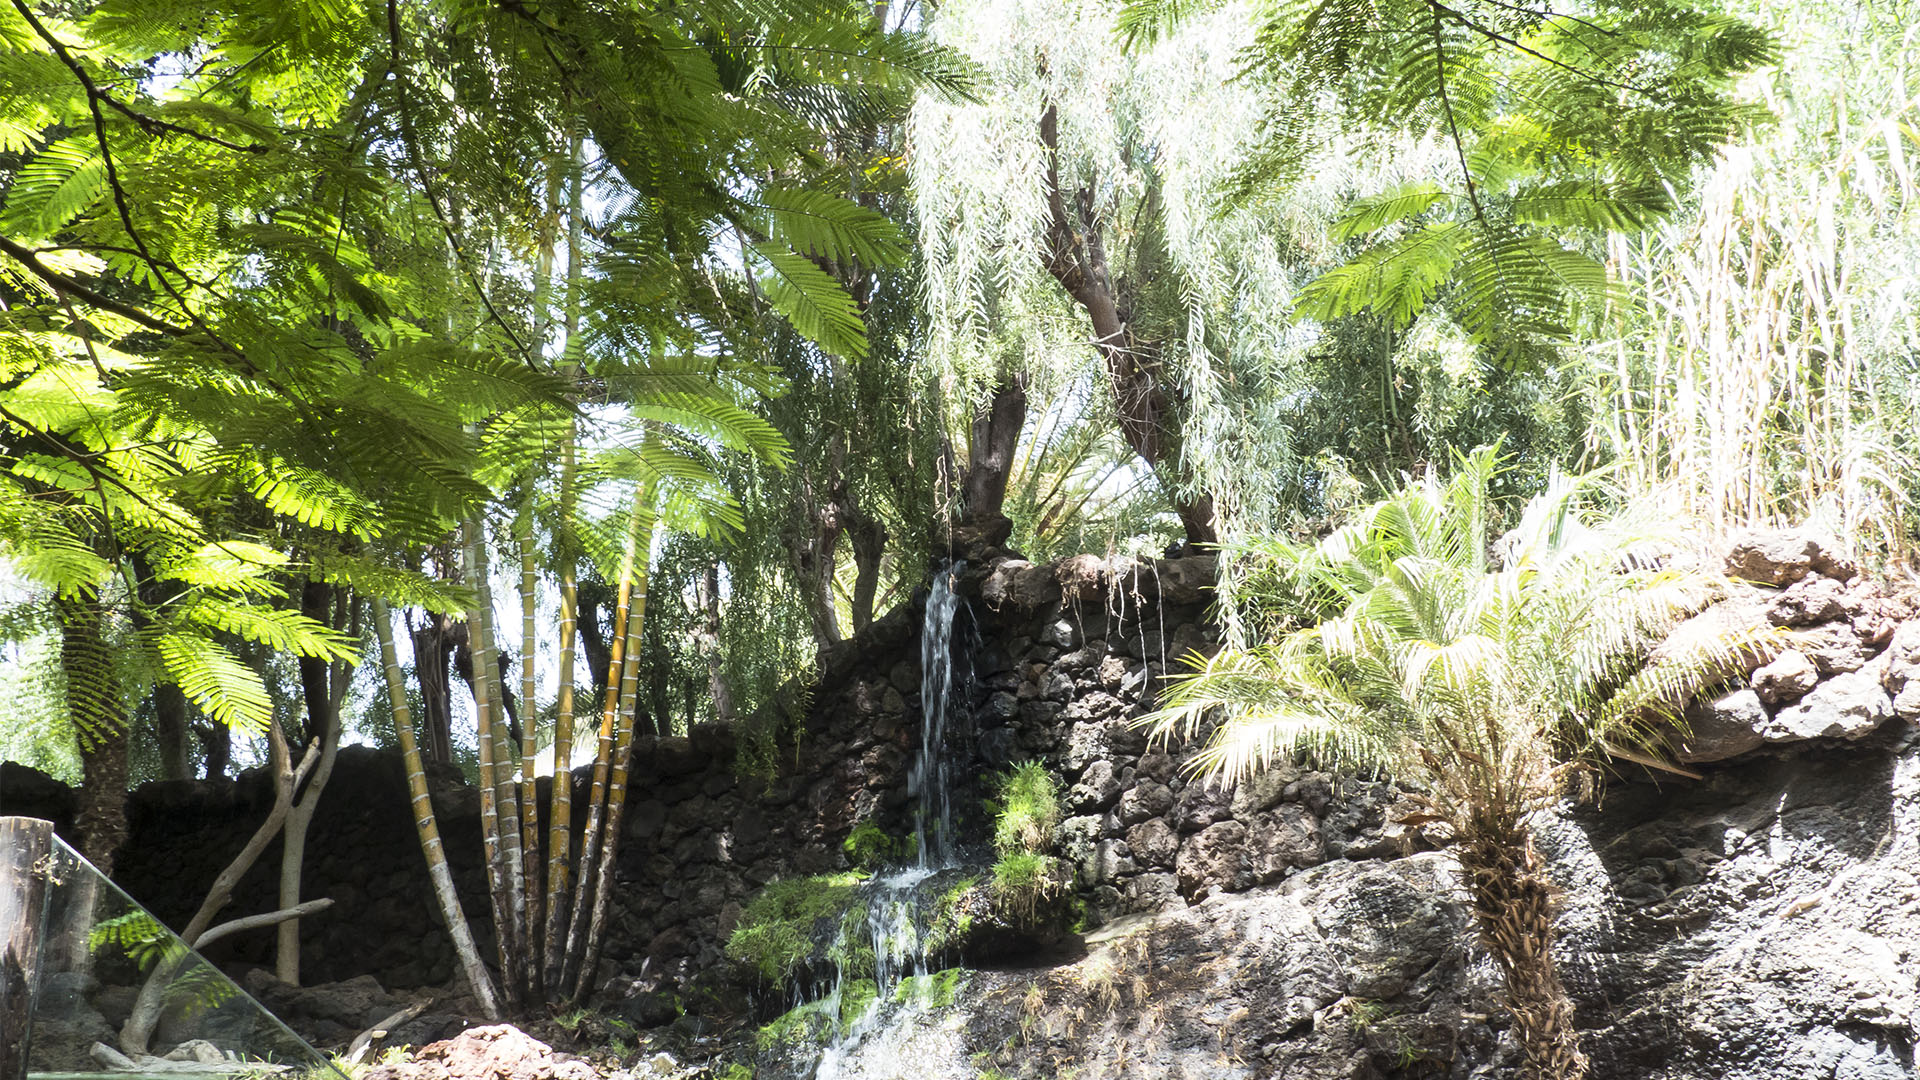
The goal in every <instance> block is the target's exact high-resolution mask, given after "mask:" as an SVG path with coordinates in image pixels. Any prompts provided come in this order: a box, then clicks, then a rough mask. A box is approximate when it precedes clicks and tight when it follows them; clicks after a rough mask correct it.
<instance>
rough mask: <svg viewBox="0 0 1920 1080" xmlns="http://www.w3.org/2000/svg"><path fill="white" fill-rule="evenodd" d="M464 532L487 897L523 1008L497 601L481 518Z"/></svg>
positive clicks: (507, 975)
mask: <svg viewBox="0 0 1920 1080" xmlns="http://www.w3.org/2000/svg"><path fill="white" fill-rule="evenodd" d="M463 531H464V533H465V534H466V535H465V537H464V540H465V547H466V565H467V577H468V580H469V581H470V582H471V583H472V585H473V590H474V607H473V610H472V611H471V612H469V613H468V618H467V645H468V651H469V653H471V655H472V657H473V710H474V729H475V742H476V744H477V748H478V752H479V758H480V833H481V837H482V842H483V843H484V845H485V849H486V858H487V899H488V901H489V903H490V906H491V909H492V914H493V933H494V943H495V945H496V946H497V951H498V953H499V962H500V982H501V986H502V989H503V991H504V996H505V998H506V1003H507V1008H508V1009H509V1010H512V1011H518V1010H519V1008H520V1005H521V1000H520V993H519V990H520V979H519V977H518V972H517V967H518V964H517V961H518V959H519V957H520V950H519V948H518V947H517V942H516V941H515V940H514V931H515V930H516V928H517V927H518V925H519V924H518V923H517V922H516V921H515V920H514V918H513V914H514V900H515V896H516V893H515V890H514V887H513V876H512V873H511V871H510V870H509V865H510V863H509V854H508V846H507V841H506V837H507V836H508V835H509V833H508V832H507V830H505V829H503V828H502V819H501V814H500V790H499V783H500V768H499V766H498V764H497V762H498V758H499V755H498V754H497V753H496V747H495V745H494V740H495V736H496V733H495V730H494V724H495V716H494V700H493V698H494V695H493V689H494V687H493V679H492V678H491V677H490V676H489V674H488V670H487V668H488V665H487V654H488V652H489V651H490V650H489V648H488V646H489V645H490V641H489V640H488V634H487V628H488V626H489V624H490V623H489V619H488V617H487V609H488V608H489V607H490V606H491V603H492V598H491V596H490V591H489V590H488V589H487V587H486V581H487V556H486V539H485V536H484V534H483V530H482V527H481V524H480V520H479V519H478V518H477V517H474V518H469V519H467V522H466V525H465V526H464V528H463ZM511 835H512V836H513V838H514V839H515V840H516V841H517V840H518V839H519V828H518V826H517V825H516V826H515V827H514V828H513V829H512V831H511Z"/></svg>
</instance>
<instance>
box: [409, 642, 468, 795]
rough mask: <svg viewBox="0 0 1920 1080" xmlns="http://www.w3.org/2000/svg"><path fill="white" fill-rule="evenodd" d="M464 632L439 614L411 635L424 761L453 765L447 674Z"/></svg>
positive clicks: (450, 695) (451, 687)
mask: <svg viewBox="0 0 1920 1080" xmlns="http://www.w3.org/2000/svg"><path fill="white" fill-rule="evenodd" d="M465 634H466V628H465V627H463V626H458V625H456V624H455V623H454V622H453V620H451V619H449V618H448V617H447V616H445V615H443V614H439V613H436V612H429V613H428V614H427V624H426V625H425V626H422V627H421V628H420V629H418V630H415V631H413V675H414V678H416V679H418V680H419V682H420V728H421V732H420V733H421V736H422V744H421V750H422V752H423V753H424V754H425V756H426V759H427V760H428V761H433V762H438V763H440V764H442V765H445V764H449V763H451V762H452V761H453V685H452V681H451V679H450V677H449V676H448V674H447V671H448V668H449V664H450V663H451V661H452V659H453V650H454V648H455V647H456V645H458V643H459V641H460V640H461V639H463V638H464V637H465Z"/></svg>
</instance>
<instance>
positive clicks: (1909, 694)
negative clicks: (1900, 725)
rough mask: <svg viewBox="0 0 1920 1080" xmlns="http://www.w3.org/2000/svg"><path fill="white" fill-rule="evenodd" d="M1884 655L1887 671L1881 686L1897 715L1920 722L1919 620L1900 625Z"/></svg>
mask: <svg viewBox="0 0 1920 1080" xmlns="http://www.w3.org/2000/svg"><path fill="white" fill-rule="evenodd" d="M1882 655H1884V656H1885V657H1886V658H1887V669H1886V673H1885V674H1884V675H1883V676H1882V677H1881V683H1880V685H1881V686H1882V687H1883V688H1884V689H1885V690H1886V691H1887V693H1888V695H1890V697H1891V700H1892V702H1893V711H1894V713H1895V714H1896V715H1897V716H1899V717H1900V718H1901V719H1903V720H1920V620H1914V621H1910V622H1904V623H1901V624H1900V628H1899V629H1897V630H1895V631H1894V632H1893V640H1892V642H1891V643H1889V644H1888V645H1887V651H1886V652H1885V653H1883V654H1882Z"/></svg>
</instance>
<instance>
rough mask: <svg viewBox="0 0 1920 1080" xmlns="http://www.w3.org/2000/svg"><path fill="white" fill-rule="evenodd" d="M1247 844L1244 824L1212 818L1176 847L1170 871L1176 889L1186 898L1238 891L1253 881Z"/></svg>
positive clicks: (1250, 851)
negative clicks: (1175, 876)
mask: <svg viewBox="0 0 1920 1080" xmlns="http://www.w3.org/2000/svg"><path fill="white" fill-rule="evenodd" d="M1252 854H1253V852H1252V850H1251V849H1250V848H1249V847H1248V845H1247V827H1246V826H1245V825H1242V824H1240V823H1239V822H1237V821H1221V822H1216V823H1214V824H1212V825H1209V826H1207V827H1206V828H1204V829H1202V830H1200V831H1199V832H1198V833H1196V834H1194V835H1193V836H1190V837H1188V838H1187V842H1186V843H1185V844H1182V845H1181V847H1180V856H1179V858H1178V859H1177V860H1176V861H1175V863H1174V872H1175V873H1177V874H1178V875H1179V876H1180V891H1181V892H1183V893H1185V894H1187V897H1188V898H1189V899H1198V898H1200V897H1204V896H1207V895H1209V894H1211V893H1217V892H1239V891H1241V890H1243V889H1245V888H1247V887H1248V886H1249V885H1252V884H1253V882H1254V875H1253V867H1252V865H1251V858H1250V857H1251V856H1252Z"/></svg>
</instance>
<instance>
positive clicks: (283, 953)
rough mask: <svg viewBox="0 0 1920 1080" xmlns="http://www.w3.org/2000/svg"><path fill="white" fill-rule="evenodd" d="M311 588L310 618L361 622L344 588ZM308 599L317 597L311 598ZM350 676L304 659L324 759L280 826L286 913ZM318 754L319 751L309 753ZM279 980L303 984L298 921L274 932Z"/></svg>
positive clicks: (311, 720)
mask: <svg viewBox="0 0 1920 1080" xmlns="http://www.w3.org/2000/svg"><path fill="white" fill-rule="evenodd" d="M312 586H313V582H311V581H309V582H308V583H307V587H306V588H305V589H303V590H302V591H301V597H302V604H301V609H302V611H303V612H304V613H305V614H306V615H307V616H308V617H309V618H311V619H314V620H315V621H317V622H323V623H325V624H327V625H328V626H331V627H333V628H334V629H336V630H345V629H347V624H348V623H349V622H351V623H354V624H357V623H358V622H359V620H358V619H357V618H354V617H352V616H350V615H349V614H347V612H348V611H349V610H350V609H352V608H353V606H354V599H353V596H352V594H351V593H349V592H348V591H347V590H346V589H345V588H344V587H336V586H331V585H327V586H324V589H325V593H324V597H320V596H318V594H316V593H315V592H314V590H313V589H312ZM309 597H313V598H314V599H312V600H309ZM356 629H357V625H356ZM314 668H317V669H318V670H317V672H315V671H313V670H310V669H314ZM351 675H352V669H350V668H349V667H348V666H347V665H346V664H344V663H338V662H335V663H327V662H326V661H324V660H319V659H316V658H314V657H309V656H303V657H301V658H300V682H301V688H302V690H303V691H304V693H305V695H306V698H305V700H306V703H307V731H308V732H317V734H314V735H310V736H309V746H310V747H314V748H317V752H318V754H319V755H320V756H319V764H318V765H317V766H315V767H314V769H313V776H312V777H311V778H310V779H309V780H308V781H307V783H306V786H305V788H304V790H298V791H295V792H294V793H293V795H294V800H293V804H292V806H291V807H290V808H289V809H288V811H287V820H286V823H285V824H284V825H282V826H281V835H282V842H281V845H280V899H279V905H280V908H281V910H283V911H284V910H289V909H292V908H297V907H299V906H300V882H301V877H302V872H303V870H304V868H305V865H306V857H307V830H308V828H309V827H310V826H312V824H313V815H314V813H315V811H317V810H318V809H319V807H320V794H321V792H323V791H325V790H326V787H327V781H328V780H329V779H331V778H332V777H333V763H334V759H335V758H336V757H337V756H338V755H339V752H340V706H341V703H342V702H343V701H345V699H346V694H347V687H348V685H349V679H350V677H351ZM314 752H316V750H315V749H309V751H308V753H314ZM303 764H305V763H304V762H303ZM274 977H275V978H277V979H279V980H280V981H281V982H283V983H285V984H287V985H288V986H299V985H300V920H299V919H298V918H292V919H288V920H286V921H283V922H281V923H280V925H279V927H278V929H277V930H276V931H275V943H274Z"/></svg>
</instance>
